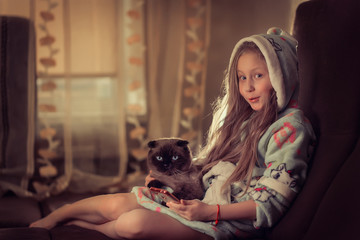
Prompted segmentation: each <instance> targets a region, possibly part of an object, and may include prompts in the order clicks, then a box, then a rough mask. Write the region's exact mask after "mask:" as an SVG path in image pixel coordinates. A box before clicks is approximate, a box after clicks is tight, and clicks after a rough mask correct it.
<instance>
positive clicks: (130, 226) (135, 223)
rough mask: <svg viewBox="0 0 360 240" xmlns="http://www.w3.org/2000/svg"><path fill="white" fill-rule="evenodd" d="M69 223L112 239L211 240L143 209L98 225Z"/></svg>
mask: <svg viewBox="0 0 360 240" xmlns="http://www.w3.org/2000/svg"><path fill="white" fill-rule="evenodd" d="M70 223H71V224H73V225H77V226H80V227H83V228H88V229H93V230H97V231H99V232H102V233H103V234H105V235H107V236H108V237H111V238H114V239H117V238H128V239H156V240H161V239H174V240H176V239H181V240H183V239H196V240H199V239H212V238H211V237H210V236H208V235H205V234H202V233H200V232H198V231H195V230H193V229H191V228H189V227H187V226H185V225H183V224H182V223H180V222H179V221H177V220H176V219H174V218H172V217H170V216H168V215H166V214H162V213H158V212H154V211H150V210H147V209H144V208H139V209H134V210H131V211H129V212H126V213H123V214H122V215H121V216H120V217H119V218H118V219H116V220H113V221H109V222H107V223H104V224H100V225H96V224H92V223H88V222H84V221H77V220H75V221H72V222H70Z"/></svg>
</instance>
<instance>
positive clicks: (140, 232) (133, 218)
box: [114, 209, 149, 239]
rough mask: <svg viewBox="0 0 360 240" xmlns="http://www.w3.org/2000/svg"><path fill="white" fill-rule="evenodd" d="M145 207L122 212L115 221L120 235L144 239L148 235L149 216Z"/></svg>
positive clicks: (116, 230)
mask: <svg viewBox="0 0 360 240" xmlns="http://www.w3.org/2000/svg"><path fill="white" fill-rule="evenodd" d="M146 211H148V210H144V209H135V210H132V211H129V212H126V213H124V214H122V215H121V216H120V217H119V218H118V219H117V221H116V223H115V226H114V227H115V232H116V233H117V235H118V236H122V237H125V238H129V239H142V238H144V237H146V236H148V234H149V233H148V231H147V227H146V226H147V225H148V223H149V222H148V221H149V216H148V215H147V214H146Z"/></svg>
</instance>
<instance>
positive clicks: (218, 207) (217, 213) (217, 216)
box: [214, 204, 220, 226]
mask: <svg viewBox="0 0 360 240" xmlns="http://www.w3.org/2000/svg"><path fill="white" fill-rule="evenodd" d="M216 206H217V212H216V220H215V224H214V225H215V226H216V225H217V224H218V223H219V216H220V205H219V204H216Z"/></svg>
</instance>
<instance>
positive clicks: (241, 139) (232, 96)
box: [198, 42, 277, 192]
mask: <svg viewBox="0 0 360 240" xmlns="http://www.w3.org/2000/svg"><path fill="white" fill-rule="evenodd" d="M248 51H252V52H255V53H257V54H259V56H260V58H261V59H262V60H264V61H265V58H264V56H263V55H262V53H261V51H260V50H259V48H258V47H257V46H256V45H255V44H254V43H253V42H245V43H244V44H242V45H241V46H240V47H239V49H238V50H237V52H236V54H235V56H234V58H233V61H232V62H231V63H230V68H229V70H228V72H227V73H226V75H225V78H224V81H223V89H224V95H223V97H221V98H219V99H218V100H217V101H216V102H215V104H214V115H213V122H212V125H211V126H210V129H209V132H208V137H207V142H206V145H205V147H204V148H203V149H202V150H201V151H200V153H199V156H198V157H199V160H200V161H199V162H201V165H202V166H203V168H202V169H203V170H202V171H203V172H202V173H203V174H205V173H206V172H207V171H209V170H210V169H211V168H212V167H213V166H214V165H216V164H217V163H218V162H219V161H229V162H232V163H234V164H237V165H236V168H235V170H234V172H233V174H232V175H231V176H230V177H229V179H228V180H227V182H226V183H225V185H226V184H230V183H232V182H235V181H240V180H246V182H247V188H248V187H249V184H250V180H251V177H252V171H253V169H254V166H255V164H256V163H257V160H258V156H257V146H258V142H259V140H260V138H261V136H262V135H263V134H264V133H265V131H266V130H267V129H268V128H269V126H270V125H271V124H272V123H273V122H274V121H275V120H276V118H277V101H276V93H275V91H274V90H272V93H271V96H270V101H268V102H267V103H266V104H265V106H264V107H263V108H262V109H261V110H259V111H254V110H253V109H252V108H251V106H250V105H249V104H248V103H247V102H246V100H245V99H244V98H243V97H242V96H241V95H240V92H239V85H238V76H237V62H238V59H239V57H240V56H241V55H242V54H244V53H245V52H248ZM244 192H245V191H244Z"/></svg>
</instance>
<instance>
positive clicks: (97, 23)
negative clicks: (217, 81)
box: [27, 0, 210, 198]
mask: <svg viewBox="0 0 360 240" xmlns="http://www.w3.org/2000/svg"><path fill="white" fill-rule="evenodd" d="M33 3H34V6H33V7H34V8H33V9H34V16H35V17H34V21H35V28H36V51H37V54H36V56H37V61H36V64H37V96H38V97H37V107H38V124H37V131H36V133H37V136H36V149H35V151H36V157H35V162H34V165H35V171H34V176H33V177H32V179H31V180H30V182H29V188H28V189H27V191H30V192H31V191H32V194H34V195H35V196H37V197H39V198H42V197H46V196H49V195H51V194H57V193H60V192H62V191H64V190H66V189H69V190H70V191H75V192H88V191H105V192H114V191H119V190H123V189H124V188H125V189H127V188H129V187H131V186H132V185H134V184H136V183H137V182H138V181H143V176H144V175H143V174H144V173H145V167H144V166H145V164H144V163H145V161H144V160H145V159H146V155H147V145H146V144H147V142H148V140H149V139H153V138H158V137H170V136H179V137H183V138H185V139H188V140H189V141H190V142H191V146H192V147H193V149H194V151H196V150H197V148H198V147H199V145H200V144H201V139H202V132H201V121H200V120H201V118H202V114H203V108H204V86H205V81H204V79H205V73H206V50H207V46H208V31H209V27H208V26H209V14H210V1H205V0H198V1H196V0H192V1H177V0H170V1H167V0H149V1H142V0H122V1H116V0H71V1H69V0H46V1H44V0H36V1H34V2H33ZM141 183H142V182H141Z"/></svg>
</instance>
